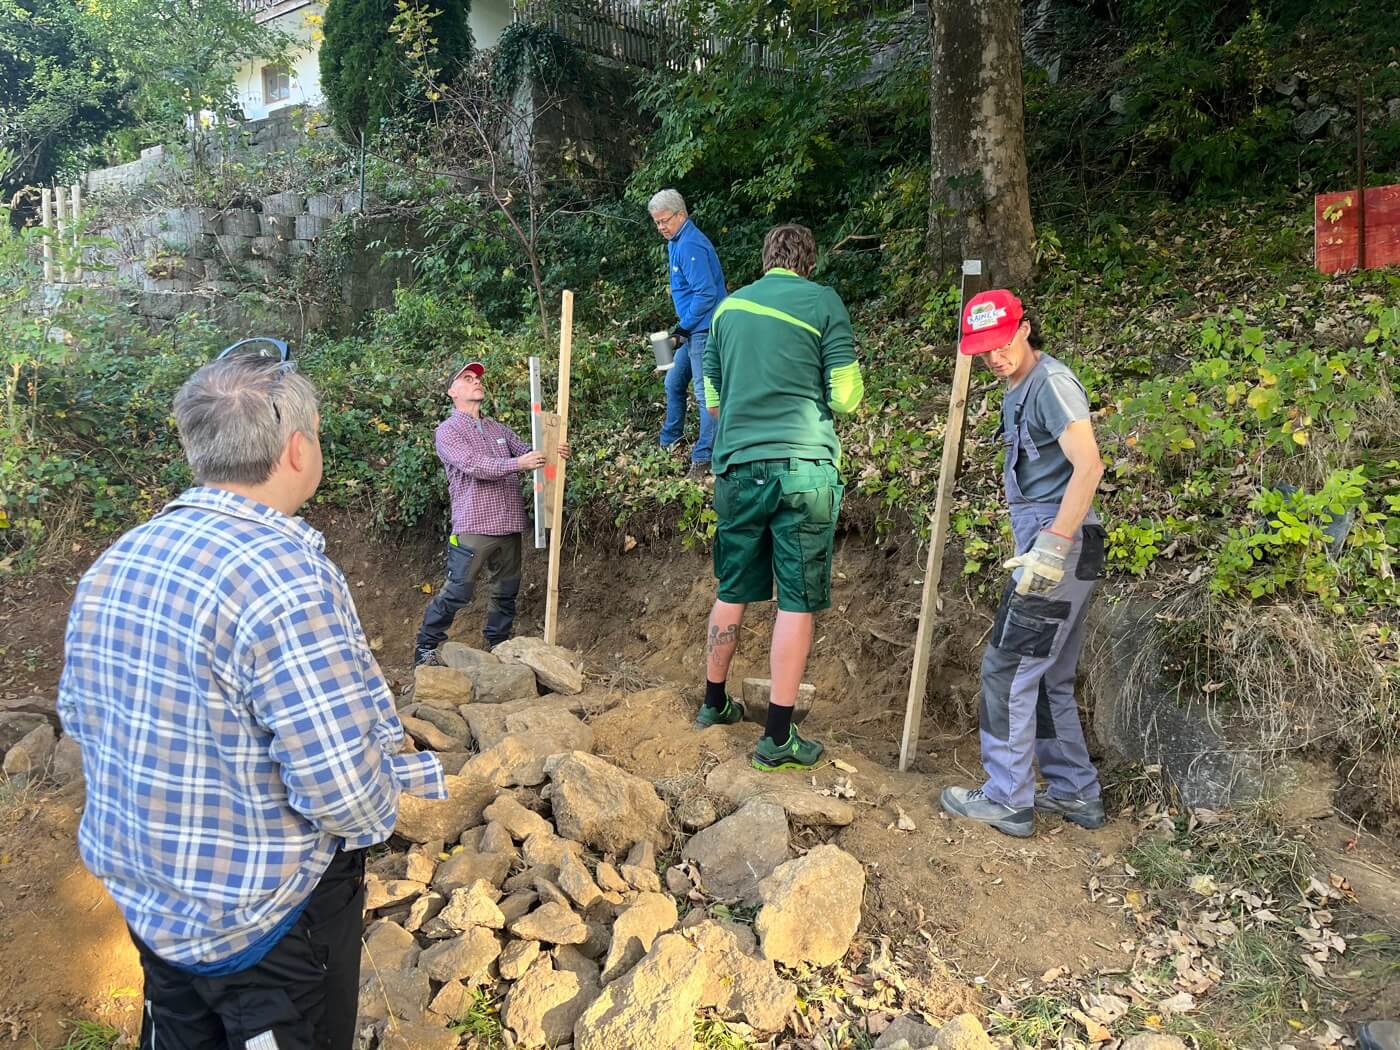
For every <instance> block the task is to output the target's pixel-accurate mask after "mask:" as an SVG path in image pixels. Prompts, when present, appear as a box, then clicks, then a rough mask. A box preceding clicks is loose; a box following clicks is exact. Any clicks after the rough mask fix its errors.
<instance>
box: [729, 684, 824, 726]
mask: <svg viewBox="0 0 1400 1050" xmlns="http://www.w3.org/2000/svg"><path fill="white" fill-rule="evenodd" d="M772 692H773V682H772V680H771V679H768V678H745V679H744V688H743V701H744V718H745V720H747V721H749V722H758V723H759V724H762V723H763V722H765V721H767V719H768V697H769V696H770V695H771V693H772ZM816 698H817V687H816V686H814V685H812V683H811V682H803V683H802V684H801V685H799V686H798V687H797V704H796V706H795V707H794V708H793V710H792V720H793V721H794V722H800V721H802V720H803V719H804V718H806V717H807V712H809V711H810V710H812V703H813V702H814V701H815V700H816Z"/></svg>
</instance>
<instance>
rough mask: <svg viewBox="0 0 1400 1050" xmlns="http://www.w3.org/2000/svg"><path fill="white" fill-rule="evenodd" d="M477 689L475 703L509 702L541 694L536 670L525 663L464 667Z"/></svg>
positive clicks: (499, 663)
mask: <svg viewBox="0 0 1400 1050" xmlns="http://www.w3.org/2000/svg"><path fill="white" fill-rule="evenodd" d="M462 673H463V674H464V675H466V676H467V677H468V678H470V679H471V680H472V685H473V686H474V687H475V689H476V695H475V698H474V699H473V701H472V702H473V703H477V704H508V703H510V702H511V701H512V700H533V699H535V698H537V697H538V696H539V695H540V689H539V682H538V680H537V679H536V678H535V672H534V671H532V670H530V668H528V667H526V666H525V665H524V664H518V663H509V664H506V663H501V662H500V661H499V660H498V661H497V662H496V663H494V664H480V665H478V666H476V667H467V668H463V670H462Z"/></svg>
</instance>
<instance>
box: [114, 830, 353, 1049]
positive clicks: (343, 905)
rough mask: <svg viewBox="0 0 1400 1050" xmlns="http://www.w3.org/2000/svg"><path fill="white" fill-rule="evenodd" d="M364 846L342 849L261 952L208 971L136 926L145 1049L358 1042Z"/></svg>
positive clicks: (330, 1046)
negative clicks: (254, 960) (232, 966)
mask: <svg viewBox="0 0 1400 1050" xmlns="http://www.w3.org/2000/svg"><path fill="white" fill-rule="evenodd" d="M364 903H365V851H364V850H355V851H353V852H350V853H346V852H340V853H337V854H336V855H335V857H334V858H333V859H332V860H331V864H330V867H329V868H327V869H326V873H325V875H324V876H322V878H321V881H320V882H319V883H318V884H317V886H316V889H315V890H314V891H312V894H311V899H310V900H309V901H308V902H307V905H306V910H305V911H303V912H302V914H301V917H300V918H299V919H297V922H296V924H295V925H294V926H293V927H292V928H291V929H290V930H288V931H287V933H286V935H285V936H284V937H283V938H282V939H281V940H280V941H278V942H277V944H276V946H274V947H273V949H272V951H270V952H269V953H268V954H267V955H266V956H265V957H264V958H263V960H262V961H261V962H259V963H258V964H257V965H255V966H252V967H249V968H248V969H246V970H241V971H239V972H238V973H230V974H225V975H223V976H220V977H201V976H198V975H196V974H191V973H188V972H186V971H184V970H181V969H178V968H176V967H174V966H171V965H170V964H169V963H167V962H166V961H165V960H163V959H161V958H160V957H159V956H157V955H156V954H155V953H154V952H152V951H151V950H150V949H149V948H148V947H146V945H145V944H143V943H142V942H141V940H140V939H139V938H137V937H136V935H135V934H132V937H131V939H132V940H133V941H134V942H135V943H136V950H137V952H138V953H140V956H141V971H142V973H143V974H144V975H145V979H146V990H145V1000H146V1005H145V1017H144V1019H143V1020H142V1023H141V1043H140V1050H351V1048H352V1047H353V1046H354V1042H355V1015H356V1011H357V1009H358V1005H359V1003H358V1000H359V984H360V939H361V937H362V936H363V934H364V915H363V912H364Z"/></svg>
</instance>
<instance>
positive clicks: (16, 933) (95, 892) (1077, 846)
mask: <svg viewBox="0 0 1400 1050" xmlns="http://www.w3.org/2000/svg"><path fill="white" fill-rule="evenodd" d="M312 520H313V522H314V523H315V524H317V525H318V526H319V527H321V528H322V529H323V530H324V531H325V532H326V533H327V537H328V541H329V549H330V553H331V555H332V557H334V558H335V559H336V561H337V562H338V564H340V565H341V566H342V568H343V569H344V570H345V573H346V576H347V578H348V579H349V580H350V582H351V585H352V588H353V590H354V593H355V596H356V602H357V605H358V606H359V611H360V615H361V618H362V620H363V622H364V624H365V630H366V633H367V635H368V636H369V638H370V641H371V645H372V646H374V648H375V649H376V652H377V653H378V656H379V658H380V662H381V664H382V665H383V667H384V669H385V672H386V675H387V676H388V677H389V679H390V681H391V683H392V684H393V685H394V686H395V688H396V689H397V688H401V687H403V686H405V685H406V684H407V683H408V682H409V681H410V680H411V674H412V669H411V666H410V654H411V651H412V637H413V633H414V631H415V629H416V627H417V624H418V620H419V617H420V616H421V613H422V610H423V607H424V604H425V603H426V602H427V601H428V594H427V593H425V592H424V590H423V589H422V588H423V586H424V585H428V586H429V587H430V588H431V587H435V586H436V585H437V583H438V582H439V579H440V573H441V569H442V557H441V552H440V549H439V544H438V543H437V542H436V540H435V539H434V538H429V537H425V536H419V537H416V538H412V539H410V540H407V541H404V542H401V543H399V544H396V545H394V544H387V543H384V542H380V541H376V540H372V539H370V538H368V537H367V535H366V534H365V533H364V532H363V531H361V530H359V529H358V528H357V527H356V525H355V523H354V522H353V521H352V520H350V519H348V518H347V517H346V516H345V515H344V514H343V513H342V514H324V513H322V514H319V515H317V514H313V515H312ZM640 539H641V542H635V541H634V540H633V538H631V537H627V536H625V535H623V534H618V535H616V536H607V537H604V536H598V535H594V536H589V537H587V539H586V541H585V543H586V546H585V547H580V546H579V545H578V544H572V545H570V547H568V548H566V552H565V560H564V573H563V583H562V587H561V609H560V624H561V628H560V639H559V641H560V642H561V643H562V644H564V645H567V646H570V647H573V648H576V649H577V650H579V651H580V652H581V653H582V654H583V656H584V660H585V666H586V669H587V671H588V673H589V675H590V678H591V679H592V683H591V685H592V686H593V687H595V688H601V689H609V690H611V691H613V692H615V693H617V694H620V696H621V698H620V700H619V702H618V703H617V704H616V705H615V706H613V707H612V708H610V709H609V710H607V711H606V712H604V713H603V714H601V715H598V716H596V717H595V718H594V719H593V722H592V725H593V728H594V730H595V733H596V749H597V751H598V753H599V754H600V755H602V756H604V757H606V758H608V759H609V760H611V761H613V762H616V763H617V764H618V765H621V766H623V767H625V768H627V769H629V770H631V771H633V772H635V773H637V774H639V775H641V776H644V777H647V778H649V779H652V780H654V781H657V782H658V783H659V784H660V785H661V787H662V790H663V793H665V794H667V795H668V796H670V797H671V798H672V799H676V798H681V797H687V796H690V795H693V794H697V793H703V792H704V791H705V784H704V778H705V774H706V773H707V772H708V771H709V770H710V769H712V768H713V767H714V766H715V765H716V764H718V763H719V762H722V761H724V760H726V759H728V758H732V757H735V756H738V755H741V754H743V753H745V752H746V751H747V750H748V749H749V748H750V747H751V746H752V744H753V740H754V738H755V737H756V735H757V732H758V730H757V727H755V726H751V725H740V726H732V727H716V728H714V729H710V730H707V731H705V732H703V733H701V732H697V731H695V730H694V729H693V728H691V726H690V720H691V717H692V715H693V711H694V707H695V705H696V704H697V703H698V701H699V698H700V693H701V681H702V677H701V668H702V665H701V659H702V640H703V637H704V628H705V622H706V617H707V615H708V612H709V608H710V603H711V601H712V600H713V595H714V591H713V579H712V576H711V574H710V568H709V560H708V557H707V556H706V555H704V554H701V553H699V552H695V551H688V550H685V549H683V548H680V547H675V546H667V545H664V544H662V543H660V542H659V541H655V540H653V541H652V542H648V538H647V537H645V536H643V537H641V538H640ZM527 543H528V539H527ZM585 551H586V553H585ZM93 553H94V552H80V556H77V557H75V561H78V562H82V563H85V562H86V560H87V559H88V558H90V557H91V556H92V554H93ZM914 554H915V552H914V551H913V550H912V547H911V546H910V545H909V544H908V541H907V540H906V541H904V544H903V545H901V544H899V543H889V542H886V543H877V542H876V541H875V540H874V539H873V538H871V537H862V536H859V535H853V534H848V535H847V536H846V537H844V538H843V540H842V541H841V542H840V544H839V545H838V549H837V552H836V558H835V563H834V574H835V578H834V593H833V608H832V610H831V611H830V612H829V613H827V614H825V615H823V616H822V617H821V618H820V620H819V621H818V627H817V635H816V645H815V647H814V652H813V656H812V659H811V662H810V664H809V674H808V680H809V681H811V682H812V683H813V684H814V685H815V687H816V690H817V702H816V705H815V707H814V709H813V712H812V714H811V715H810V717H809V718H808V719H807V721H806V722H804V723H803V726H804V732H806V733H807V734H808V735H812V736H816V737H818V738H819V739H822V740H824V741H825V742H826V744H827V746H828V754H829V757H830V758H832V759H839V760H841V762H842V763H843V764H844V765H846V766H849V767H853V768H854V769H855V772H854V773H849V772H843V771H841V770H838V769H837V768H836V767H834V766H832V765H827V766H825V767H823V768H822V769H819V770H818V771H816V773H815V781H816V783H817V786H818V787H820V788H831V789H833V790H836V789H838V788H840V787H844V785H841V784H839V783H838V781H840V780H849V786H850V789H852V790H853V792H854V798H851V799H849V801H850V802H851V804H852V805H853V806H854V807H855V810H856V819H855V820H854V822H853V823H852V824H850V825H849V826H848V827H845V828H839V829H830V828H828V829H799V830H798V831H797V833H796V835H795V839H796V841H797V842H798V843H799V844H802V845H811V844H815V843H816V842H818V841H822V840H827V841H834V842H836V843H837V844H839V845H840V846H842V847H843V848H844V849H846V850H848V851H849V852H850V853H852V854H853V855H854V856H856V857H857V858H859V859H860V860H861V861H862V862H863V863H864V864H865V865H866V866H867V871H868V882H867V894H866V901H865V913H864V919H863V930H864V932H865V933H866V934H867V935H868V938H867V941H866V942H865V943H867V944H876V943H878V942H879V939H880V938H883V937H887V938H889V941H890V944H891V945H892V946H894V949H895V951H896V952H897V953H900V954H901V957H902V958H904V959H905V960H906V961H909V960H912V963H913V966H914V968H915V969H916V971H917V980H918V981H919V982H920V984H919V989H918V997H919V999H920V1001H921V1002H922V1003H923V1004H924V1006H925V1008H926V1009H927V1010H928V1011H929V1012H930V1013H932V1014H934V1015H944V1016H946V1015H950V1014H952V1013H955V1012H957V1011H959V1010H961V1009H969V1008H970V1009H973V1010H975V1011H977V1012H985V1009H986V1005H987V1001H986V1000H984V999H983V997H982V993H981V992H979V991H977V984H980V983H981V982H974V979H975V978H984V979H985V983H986V984H987V986H988V987H990V988H993V989H995V988H998V987H1006V986H1008V985H1009V984H1010V983H1012V982H1013V981H1015V980H1016V979H1018V978H1023V977H1028V976H1033V975H1037V974H1040V973H1042V972H1044V971H1046V970H1048V969H1050V968H1052V967H1056V966H1064V967H1066V969H1067V970H1069V971H1071V972H1075V973H1092V972H1095V971H1113V970H1116V969H1119V968H1121V967H1124V966H1126V965H1127V964H1128V963H1129V962H1130V956H1129V955H1127V954H1125V953H1124V950H1123V944H1124V943H1125V942H1129V941H1130V939H1131V936H1132V932H1133V931H1132V929H1131V923H1130V922H1128V920H1127V919H1126V918H1125V917H1124V913H1123V912H1122V911H1121V909H1120V908H1119V907H1117V906H1114V905H1113V904H1111V903H1109V902H1108V901H1106V900H1103V899H1100V900H1099V901H1098V902H1097V903H1093V902H1091V901H1090V896H1089V894H1088V892H1087V890H1086V885H1087V883H1088V880H1089V878H1090V876H1091V875H1092V873H1093V872H1094V870H1096V866H1101V865H1102V864H1103V863H1104V858H1106V857H1108V856H1110V855H1112V854H1114V853H1116V852H1118V851H1120V850H1121V849H1123V848H1124V846H1126V844H1127V842H1128V840H1129V838H1130V836H1131V833H1132V830H1133V829H1132V828H1131V827H1129V826H1127V825H1126V824H1125V823H1124V822H1121V821H1116V822H1110V824H1109V825H1108V827H1106V828H1104V829H1102V830H1100V831H1085V830H1083V829H1080V828H1076V827H1074V826H1072V825H1068V824H1064V823H1056V824H1051V823H1048V822H1042V825H1041V828H1040V834H1038V835H1037V837H1035V838H1034V839H1030V840H1015V839H1010V838H1006V837H1004V836H1001V835H998V834H997V833H995V832H992V831H988V830H984V829H981V828H978V827H971V826H969V825H968V824H967V822H961V821H951V820H948V819H947V818H945V817H944V816H943V815H942V814H941V813H940V812H939V811H938V807H937V804H936V799H937V795H938V792H939V791H940V790H941V789H942V788H943V787H944V786H945V785H946V784H949V783H958V782H961V783H976V782H977V781H978V780H979V779H980V770H979V768H978V759H977V753H978V752H977V739H976V715H975V710H976V708H975V689H976V663H977V660H978V658H979V654H980V648H981V644H982V642H983V641H984V639H985V635H986V633H987V631H988V629H989V627H990V617H989V616H988V615H987V614H986V612H985V611H984V610H980V609H978V608H976V607H975V606H974V605H973V604H972V603H971V602H969V601H965V600H959V599H957V598H956V597H954V598H951V599H948V600H947V603H946V607H945V610H944V615H943V617H942V618H941V620H940V628H939V629H938V631H937V632H936V633H935V636H934V647H933V659H932V660H931V663H930V667H931V670H930V678H929V688H928V700H927V705H926V711H925V716H924V732H923V740H922V746H921V748H920V752H919V755H918V757H917V760H916V762H915V764H914V768H913V770H912V771H911V772H909V773H903V774H901V773H898V772H895V767H896V765H897V754H898V740H899V733H900V727H901V724H902V720H903V712H904V699H905V695H906V693H907V690H908V674H909V666H910V663H911V659H912V641H913V635H914V629H915V622H916V617H917V611H918V602H919V589H920V581H919V578H918V577H919V570H918V569H917V568H915V567H914V566H915V556H914ZM545 561H546V559H545V555H544V552H535V551H532V550H527V552H526V577H525V584H524V586H523V588H522V594H521V611H520V616H519V619H518V622H517V633H520V634H539V633H541V627H542V620H543V608H544V602H543V590H544V586H543V582H544V581H543V576H544V566H545ZM77 571H80V569H75V570H74V571H73V572H72V573H68V574H55V575H52V576H49V577H45V578H42V579H39V580H30V581H28V582H24V583H18V582H16V581H3V580H0V637H3V638H5V640H6V645H7V646H8V650H7V651H6V652H5V653H4V666H3V671H0V691H3V692H6V693H11V694H15V695H22V694H23V693H28V692H30V691H39V692H43V693H48V694H50V695H51V694H52V692H53V691H54V689H55V688H56V685H57V673H58V668H59V666H60V665H61V644H62V635H61V625H62V622H63V615H64V613H65V611H66V606H67V601H68V596H69V594H70V593H71V587H72V583H73V581H74V579H75V576H76V572H77ZM481 622H482V613H481V609H480V604H479V603H478V605H477V606H475V607H474V608H472V609H470V610H468V611H467V612H466V613H464V614H463V615H462V616H460V617H459V619H458V623H457V624H456V627H455V629H454V631H453V637H454V638H457V639H459V640H462V641H465V642H467V643H468V644H473V643H475V642H477V641H478V640H479V632H480V629H481ZM771 627H772V611H771V609H755V610H754V612H753V615H752V616H751V617H750V619H749V620H748V621H747V622H746V624H745V628H744V632H743V634H742V639H741V646H740V652H739V655H738V657H737V658H736V662H735V667H734V671H733V675H732V678H731V681H732V682H733V683H734V684H736V685H737V683H738V681H739V680H740V679H741V678H742V677H744V676H747V675H760V676H764V675H766V673H767V672H766V668H765V666H764V660H765V654H766V651H767V644H768V638H769V634H770V632H771ZM717 801H719V800H717ZM78 802H79V799H78V798H77V797H76V796H74V795H72V794H57V795H49V796H46V797H21V798H19V799H17V800H16V799H12V798H11V799H5V798H3V797H0V1035H5V1034H13V1035H15V1036H16V1037H21V1036H22V1037H23V1038H25V1039H26V1040H28V1039H31V1038H32V1039H33V1040H34V1043H33V1044H31V1045H37V1046H39V1047H52V1046H57V1045H59V1044H60V1043H62V1041H63V1039H64V1038H65V1037H64V1035H63V1034H62V1031H61V1028H60V1022H61V1021H62V1020H63V1019H65V1018H74V1017H83V1018H96V1019H100V1020H104V1021H108V1022H110V1023H113V1024H116V1025H117V1026H118V1027H121V1028H122V1029H124V1030H125V1031H128V1032H132V1031H134V1029H135V1027H136V1025H137V1024H138V1023H139V1012H140V998H139V988H140V983H141V982H140V973H139V969H138V968H137V966H136V962H135V955H134V952H133V951H132V950H131V948H130V945H129V942H128V941H127V938H126V933H125V928H124V926H123V924H122V922H121V920H120V917H119V916H118V914H117V912H116V909H115V907H114V906H113V905H112V903H111V901H110V899H109V898H108V897H107V895H106V894H105V892H103V890H102V889H101V887H100V885H99V884H97V883H96V881H95V880H93V879H92V878H91V876H89V875H88V874H87V873H86V872H85V871H84V870H83V868H82V865H81V863H80V862H79V861H78V858H77V853H76V845H75V842H74V834H75V831H76V824H77V809H76V805H77V804H78ZM719 808H720V812H721V813H722V812H724V810H725V808H726V806H725V804H724V803H723V802H722V801H719ZM901 814H903V815H905V816H906V817H907V818H908V821H906V826H907V823H908V822H912V824H913V828H912V830H900V829H899V828H898V827H897V826H896V822H897V821H898V819H899V817H900V815H901ZM1298 816H1299V819H1300V820H1308V819H1309V818H1311V822H1312V827H1313V829H1314V831H1315V834H1316V837H1317V840H1318V845H1320V846H1322V847H1323V848H1324V850H1325V851H1326V852H1328V853H1331V854H1332V855H1333V856H1335V857H1339V858H1343V859H1347V860H1351V861H1352V862H1353V866H1354V868H1355V869H1356V871H1357V872H1358V874H1360V876H1361V877H1356V876H1353V877H1352V882H1353V885H1356V884H1357V883H1366V882H1368V881H1369V882H1370V883H1371V885H1372V886H1373V887H1374V892H1375V901H1376V905H1377V908H1376V909H1375V913H1376V914H1382V915H1384V914H1387V912H1386V911H1385V908H1384V905H1386V904H1387V903H1389V904H1391V905H1392V906H1395V905H1397V902H1395V901H1393V900H1392V901H1386V900H1385V899H1383V898H1384V896H1385V895H1386V894H1389V895H1390V896H1391V897H1393V896H1394V894H1395V889H1394V887H1395V886H1396V885H1400V881H1397V875H1400V872H1397V870H1396V867H1395V857H1394V855H1393V853H1390V852H1388V851H1384V850H1381V849H1378V848H1377V847H1375V845H1374V843H1373V842H1372V841H1371V840H1370V838H1369V837H1367V838H1366V839H1365V840H1363V841H1362V842H1361V843H1360V844H1359V845H1358V844H1357V843H1352V844H1351V845H1349V846H1348V845H1346V844H1345V843H1342V842H1338V841H1337V838H1338V836H1339V835H1342V834H1344V833H1345V829H1342V828H1340V826H1334V825H1335V824H1336V822H1335V819H1330V820H1324V819H1322V814H1321V813H1320V812H1319V813H1318V814H1316V815H1314V814H1299V815H1298ZM1363 872H1364V874H1362V873H1363ZM1366 875H1369V876H1370V879H1369V880H1368V879H1367V878H1366ZM1358 892H1360V887H1358ZM1362 903H1363V905H1366V904H1367V902H1366V901H1365V900H1363V902H1362ZM1390 914H1391V919H1392V921H1395V922H1400V906H1397V908H1396V911H1395V912H1394V913H1390Z"/></svg>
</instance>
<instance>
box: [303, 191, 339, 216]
mask: <svg viewBox="0 0 1400 1050" xmlns="http://www.w3.org/2000/svg"><path fill="white" fill-rule="evenodd" d="M306 211H307V213H308V214H310V215H314V216H316V217H317V218H318V219H329V218H333V217H334V216H336V215H339V214H340V198H339V197H335V196H332V195H331V194H329V193H313V194H312V195H311V196H309V197H307V198H306Z"/></svg>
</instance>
